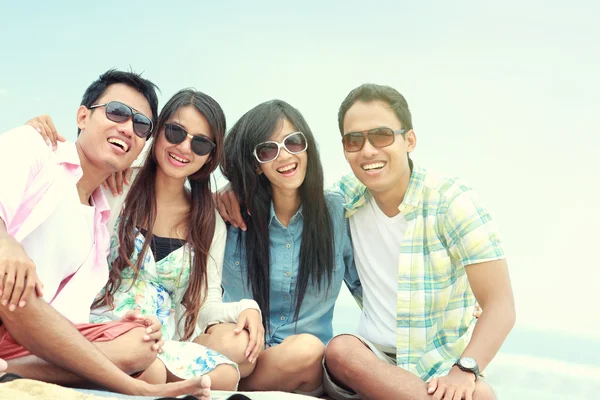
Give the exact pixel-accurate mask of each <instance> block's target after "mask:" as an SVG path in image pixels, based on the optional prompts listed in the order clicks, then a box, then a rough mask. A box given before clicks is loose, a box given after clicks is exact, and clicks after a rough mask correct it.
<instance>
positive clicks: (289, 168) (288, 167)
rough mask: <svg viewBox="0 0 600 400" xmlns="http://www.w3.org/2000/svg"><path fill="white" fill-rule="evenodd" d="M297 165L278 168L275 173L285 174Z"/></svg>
mask: <svg viewBox="0 0 600 400" xmlns="http://www.w3.org/2000/svg"><path fill="white" fill-rule="evenodd" d="M297 165H298V164H290V165H288V166H285V167H283V168H278V169H277V172H287V171H290V170H292V169H294V168H296V166H297Z"/></svg>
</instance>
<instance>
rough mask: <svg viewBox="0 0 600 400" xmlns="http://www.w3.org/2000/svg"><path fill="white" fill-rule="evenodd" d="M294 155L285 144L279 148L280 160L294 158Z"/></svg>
mask: <svg viewBox="0 0 600 400" xmlns="http://www.w3.org/2000/svg"><path fill="white" fill-rule="evenodd" d="M293 156H294V155H293V154H292V153H290V152H289V151H288V149H286V148H285V147H284V146H281V148H280V149H279V157H278V158H279V159H280V160H287V159H290V158H292V157H293Z"/></svg>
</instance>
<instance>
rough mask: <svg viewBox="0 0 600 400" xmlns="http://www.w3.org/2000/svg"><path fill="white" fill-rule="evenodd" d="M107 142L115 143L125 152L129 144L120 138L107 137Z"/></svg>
mask: <svg viewBox="0 0 600 400" xmlns="http://www.w3.org/2000/svg"><path fill="white" fill-rule="evenodd" d="M108 143H113V144H116V145H117V146H120V147H121V148H122V149H123V150H124V151H125V152H127V150H129V146H127V143H125V142H124V141H122V140H121V139H116V138H108Z"/></svg>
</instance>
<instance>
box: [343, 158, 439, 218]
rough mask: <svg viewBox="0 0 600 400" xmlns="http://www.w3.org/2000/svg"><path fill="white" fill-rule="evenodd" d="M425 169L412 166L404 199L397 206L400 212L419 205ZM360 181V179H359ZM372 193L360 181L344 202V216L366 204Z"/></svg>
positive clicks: (348, 215) (350, 214)
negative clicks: (352, 194)
mask: <svg viewBox="0 0 600 400" xmlns="http://www.w3.org/2000/svg"><path fill="white" fill-rule="evenodd" d="M426 172H427V171H426V170H425V169H424V168H421V167H418V166H413V169H412V172H411V174H410V180H409V182H408V188H407V189H406V193H405V194H404V199H403V200H402V203H401V204H400V206H399V207H398V209H399V210H400V211H401V212H404V213H405V212H406V211H408V210H411V209H414V208H416V207H417V206H418V205H419V202H420V200H421V194H422V193H423V188H424V182H425V175H426ZM359 182H360V181H359ZM371 197H372V195H371V193H370V192H369V190H368V189H367V187H366V186H365V185H363V184H362V183H360V186H359V187H358V188H357V189H356V190H355V196H353V197H351V198H350V199H346V200H348V201H347V202H346V203H345V204H344V208H345V209H346V217H347V218H348V217H350V216H352V214H354V213H355V212H356V211H358V210H359V209H360V208H361V207H363V206H364V205H366V204H367V202H368V201H369V200H370V199H371Z"/></svg>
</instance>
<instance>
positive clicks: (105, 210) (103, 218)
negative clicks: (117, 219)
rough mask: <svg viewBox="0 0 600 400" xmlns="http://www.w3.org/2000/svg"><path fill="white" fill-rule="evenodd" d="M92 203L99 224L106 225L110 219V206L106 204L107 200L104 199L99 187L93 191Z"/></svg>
mask: <svg viewBox="0 0 600 400" xmlns="http://www.w3.org/2000/svg"><path fill="white" fill-rule="evenodd" d="M92 201H93V202H94V206H95V208H96V211H98V212H99V213H100V223H101V224H102V225H106V224H107V223H108V220H109V219H110V205H109V204H108V200H107V199H106V196H105V195H104V192H103V191H102V188H100V187H99V188H97V189H96V190H94V192H93V193H92Z"/></svg>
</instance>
